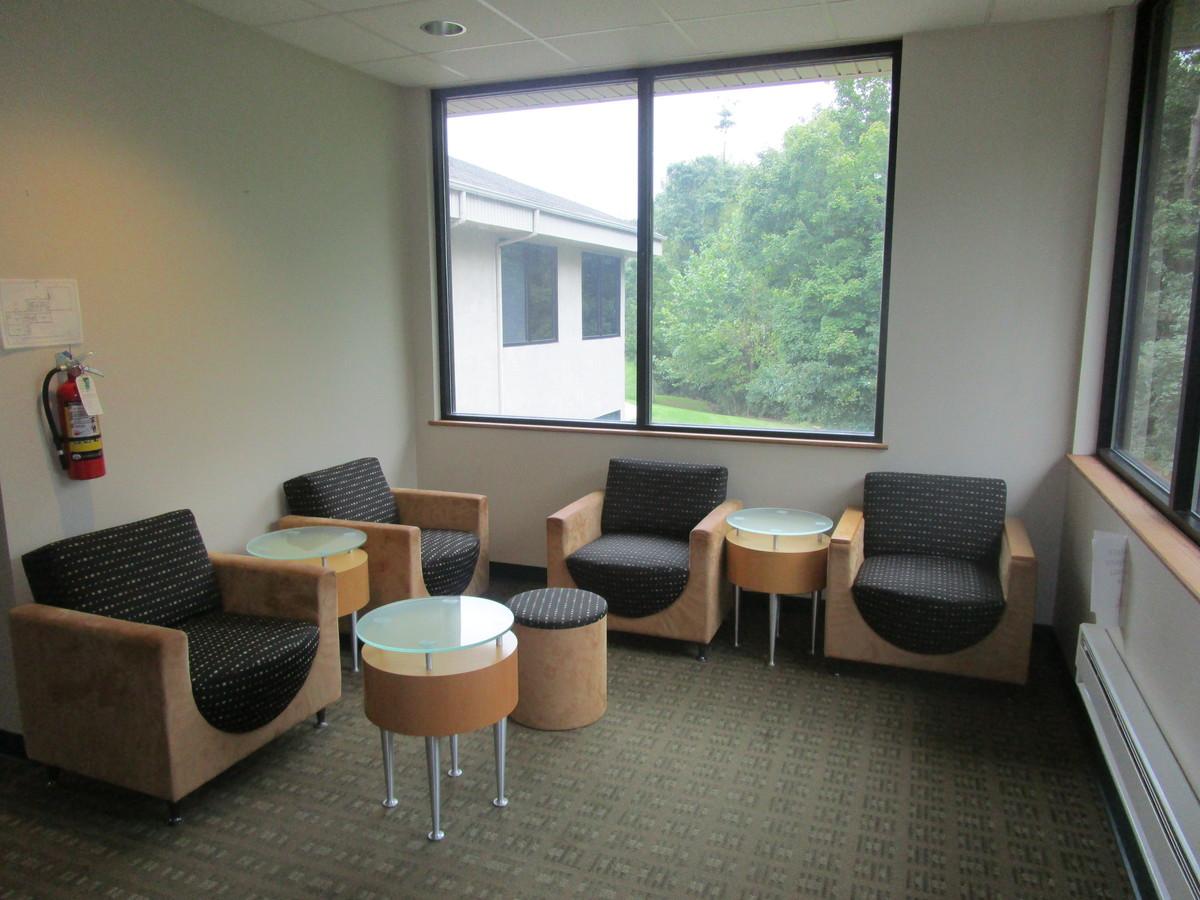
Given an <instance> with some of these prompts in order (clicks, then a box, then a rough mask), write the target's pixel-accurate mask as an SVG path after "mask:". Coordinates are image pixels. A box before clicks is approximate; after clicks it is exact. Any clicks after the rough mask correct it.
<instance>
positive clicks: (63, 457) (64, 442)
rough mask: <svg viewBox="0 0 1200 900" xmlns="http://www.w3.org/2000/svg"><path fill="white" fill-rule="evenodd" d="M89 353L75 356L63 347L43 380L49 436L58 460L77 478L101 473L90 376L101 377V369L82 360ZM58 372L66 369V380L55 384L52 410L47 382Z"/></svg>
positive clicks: (101, 455)
mask: <svg viewBox="0 0 1200 900" xmlns="http://www.w3.org/2000/svg"><path fill="white" fill-rule="evenodd" d="M91 355H92V354H90V353H86V354H84V355H83V356H82V357H80V358H78V359H76V358H75V357H74V356H72V355H71V351H70V350H64V351H63V352H62V353H60V354H58V358H57V363H58V364H57V365H56V366H55V367H54V368H53V369H51V370H50V371H49V372H47V373H46V377H45V378H44V379H43V380H42V411H43V412H45V414H46V424H47V425H48V426H50V436H51V437H52V438H53V439H54V446H55V448H56V449H57V450H58V461H59V463H61V464H62V467H63V468H64V469H66V470H67V477H69V478H74V479H76V480H80V481H82V480H84V479H88V478H99V477H100V476H101V475H103V474H104V443H103V441H102V440H101V437H100V416H99V413H100V410H99V400H98V399H96V398H95V394H94V389H93V388H92V387H91V378H92V376H94V375H100V376H101V377H103V374H104V373H103V372H98V371H97V370H95V369H93V368H91V367H90V366H88V365H87V364H86V363H85V360H86V359H87V358H88V357H89V356H91ZM61 373H66V376H67V380H66V381H64V382H62V384H60V385H59V386H58V390H57V391H56V392H55V405H56V407H57V408H56V409H54V410H52V409H51V405H50V382H51V381H52V380H53V379H54V376H55V375H58V374H61ZM80 379H83V381H84V386H85V390H86V391H87V392H89V402H86V403H85V398H84V397H83V396H82V395H81V393H80V389H79V381H80ZM89 407H90V408H91V410H90V411H89Z"/></svg>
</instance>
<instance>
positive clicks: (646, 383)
mask: <svg viewBox="0 0 1200 900" xmlns="http://www.w3.org/2000/svg"><path fill="white" fill-rule="evenodd" d="M653 149H654V77H653V76H652V75H650V74H648V73H645V72H643V73H642V74H640V75H639V76H638V184H637V191H638V232H637V362H636V365H637V423H638V426H639V427H641V428H645V427H646V426H647V425H649V424H650V413H651V408H652V403H653V401H652V395H653V372H652V370H651V359H650V347H651V343H650V322H651V318H652V316H651V309H650V297H651V296H652V295H651V289H652V287H653V278H654V158H653Z"/></svg>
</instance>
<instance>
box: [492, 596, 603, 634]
mask: <svg viewBox="0 0 1200 900" xmlns="http://www.w3.org/2000/svg"><path fill="white" fill-rule="evenodd" d="M508 608H509V609H510V610H512V614H513V618H514V619H515V620H516V622H517V624H518V625H524V626H525V627H527V628H582V627H583V626H584V625H591V624H592V623H593V622H599V621H600V620H601V619H603V618H604V617H605V616H606V615H607V614H608V604H607V603H605V602H604V598H603V597H601V596H600V595H599V594H593V593H592V592H591V591H581V590H577V589H575V588H541V589H540V590H536V591H525V593H523V594H517V595H516V596H515V597H513V598H512V599H511V600H509V601H508Z"/></svg>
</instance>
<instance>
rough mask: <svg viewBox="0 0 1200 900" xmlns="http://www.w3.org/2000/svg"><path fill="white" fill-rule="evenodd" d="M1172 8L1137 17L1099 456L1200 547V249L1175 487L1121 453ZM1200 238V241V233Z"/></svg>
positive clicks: (1161, 3)
mask: <svg viewBox="0 0 1200 900" xmlns="http://www.w3.org/2000/svg"><path fill="white" fill-rule="evenodd" d="M1170 5H1171V0H1142V3H1141V4H1139V6H1138V12H1137V27H1136V32H1135V37H1134V47H1133V60H1132V72H1131V76H1130V83H1129V106H1128V115H1127V118H1126V123H1125V147H1124V161H1123V163H1122V170H1121V190H1120V200H1119V207H1118V214H1117V232H1116V241H1115V245H1114V254H1113V272H1112V291H1111V300H1110V303H1109V310H1108V334H1107V340H1106V345H1105V355H1104V375H1103V383H1102V392H1101V397H1100V428H1099V434H1098V436H1097V451H1096V453H1097V456H1099V458H1100V459H1101V460H1102V461H1103V462H1104V463H1105V464H1106V465H1107V466H1108V467H1109V468H1110V469H1112V470H1113V471H1114V472H1116V473H1117V475H1119V476H1120V477H1121V478H1123V479H1124V480H1125V481H1126V482H1127V483H1129V484H1130V485H1131V486H1132V487H1133V488H1134V489H1135V490H1137V491H1138V493H1140V494H1141V495H1142V496H1143V497H1145V498H1146V499H1147V500H1149V501H1150V503H1151V504H1153V505H1154V506H1155V507H1156V508H1157V509H1158V510H1159V512H1161V513H1162V514H1163V515H1164V516H1166V517H1167V519H1169V520H1170V521H1171V522H1172V523H1174V524H1175V525H1176V526H1177V527H1179V528H1180V529H1181V530H1182V531H1183V532H1184V533H1185V534H1186V535H1187V536H1188V537H1190V538H1191V539H1192V540H1193V541H1195V542H1196V543H1200V516H1198V515H1197V514H1196V511H1195V510H1194V509H1193V506H1194V501H1195V499H1196V491H1197V481H1198V478H1197V475H1198V467H1197V452H1198V450H1200V355H1198V350H1200V314H1198V311H1200V303H1198V298H1200V245H1198V253H1197V257H1196V262H1195V263H1194V270H1193V271H1194V277H1193V279H1192V295H1191V310H1190V313H1189V319H1188V328H1187V340H1186V344H1185V350H1184V372H1183V379H1182V383H1181V384H1180V390H1181V397H1180V402H1179V419H1178V422H1177V425H1176V433H1175V456H1174V460H1173V466H1172V477H1171V484H1170V485H1169V486H1168V487H1167V488H1166V489H1165V490H1164V488H1163V487H1162V486H1161V485H1160V484H1159V483H1158V481H1157V480H1156V479H1155V478H1154V477H1153V476H1151V474H1150V473H1149V472H1148V471H1146V469H1145V468H1144V467H1143V466H1142V465H1140V464H1139V463H1138V461H1137V460H1136V459H1135V458H1134V457H1133V456H1131V455H1128V454H1126V453H1125V452H1123V451H1122V450H1121V449H1120V448H1119V447H1118V446H1117V428H1118V426H1119V424H1120V416H1121V409H1120V408H1119V407H1120V403H1121V399H1122V397H1123V396H1124V395H1125V390H1124V377H1125V375H1126V373H1127V371H1128V366H1127V364H1126V363H1125V356H1126V353H1127V352H1128V351H1129V348H1128V347H1127V345H1126V343H1125V341H1124V337H1125V335H1126V334H1127V333H1130V332H1131V329H1132V327H1133V322H1134V318H1135V317H1136V315H1137V312H1138V304H1137V303H1134V302H1130V300H1131V294H1134V293H1135V290H1134V289H1133V288H1132V287H1131V286H1132V285H1133V284H1134V283H1135V279H1136V277H1137V275H1138V264H1137V263H1135V262H1134V260H1135V259H1139V260H1140V259H1142V258H1143V257H1144V252H1143V251H1144V250H1145V246H1144V243H1145V236H1146V229H1145V227H1144V223H1145V219H1146V208H1147V203H1148V201H1149V199H1150V198H1149V196H1148V195H1147V193H1146V192H1145V191H1144V190H1143V188H1144V186H1145V179H1146V177H1147V173H1148V172H1149V168H1150V159H1149V156H1148V154H1147V153H1146V152H1145V148H1146V147H1147V146H1152V141H1153V140H1154V139H1155V135H1156V134H1157V128H1158V124H1159V119H1160V118H1161V117H1160V116H1155V115H1153V113H1154V110H1155V107H1156V106H1157V105H1158V103H1159V100H1160V99H1161V97H1162V93H1163V91H1164V89H1165V84H1166V81H1165V79H1166V66H1165V62H1166V59H1165V54H1163V53H1161V52H1159V50H1160V48H1161V41H1160V38H1161V37H1162V35H1163V33H1164V30H1165V31H1166V32H1167V33H1169V28H1170V21H1169V17H1170ZM1197 237H1198V238H1200V228H1198V229H1197Z"/></svg>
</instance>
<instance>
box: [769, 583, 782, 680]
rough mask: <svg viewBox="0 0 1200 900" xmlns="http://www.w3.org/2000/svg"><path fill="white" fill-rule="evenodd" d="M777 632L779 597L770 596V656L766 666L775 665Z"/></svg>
mask: <svg viewBox="0 0 1200 900" xmlns="http://www.w3.org/2000/svg"><path fill="white" fill-rule="evenodd" d="M778 630H779V595H778V594H772V595H771V656H770V659H769V660H768V662H767V665H771V666H773V665H775V634H776V632H777V631H778Z"/></svg>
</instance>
